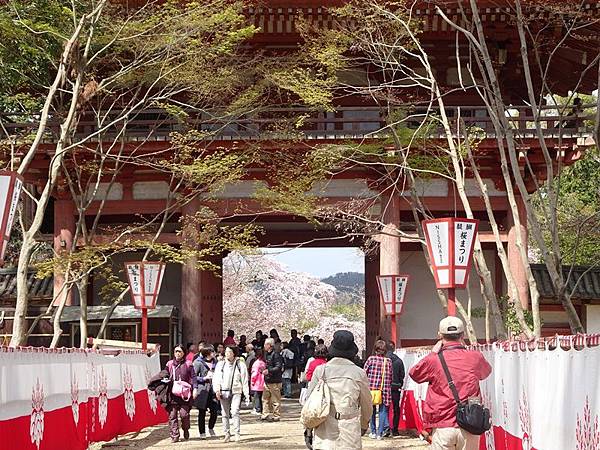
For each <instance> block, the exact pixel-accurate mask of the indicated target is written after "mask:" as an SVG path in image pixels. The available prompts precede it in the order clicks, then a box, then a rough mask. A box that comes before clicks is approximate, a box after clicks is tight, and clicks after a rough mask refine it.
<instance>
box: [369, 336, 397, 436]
mask: <svg viewBox="0 0 600 450" xmlns="http://www.w3.org/2000/svg"><path fill="white" fill-rule="evenodd" d="M386 351H387V345H386V343H385V341H383V340H378V341H376V342H375V346H374V347H373V355H372V356H369V357H368V358H367V360H366V361H365V367H364V370H365V372H367V377H368V379H369V389H371V392H374V393H376V392H379V394H374V395H373V415H372V417H371V434H369V437H370V438H372V439H383V432H384V430H385V427H386V426H387V422H388V420H387V413H388V408H389V406H390V403H391V402H392V392H391V387H392V362H391V361H390V359H389V358H386V357H385V354H386ZM377 416H379V421H377ZM377 422H378V423H377Z"/></svg>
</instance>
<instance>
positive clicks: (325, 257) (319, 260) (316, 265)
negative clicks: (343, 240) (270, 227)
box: [261, 247, 365, 278]
mask: <svg viewBox="0 0 600 450" xmlns="http://www.w3.org/2000/svg"><path fill="white" fill-rule="evenodd" d="M261 250H262V251H263V252H264V253H269V254H271V257H273V258H274V259H276V260H277V261H279V262H281V263H283V264H285V265H286V266H287V267H289V269H290V270H292V271H294V272H306V273H309V274H311V275H313V276H315V277H318V278H327V277H328V276H330V275H335V274H336V273H339V272H360V273H364V271H365V265H364V256H363V253H362V252H361V251H360V250H359V249H358V248H356V247H350V248H346V247H344V248H331V247H328V248H322V247H314V248H275V249H273V248H262V249H261Z"/></svg>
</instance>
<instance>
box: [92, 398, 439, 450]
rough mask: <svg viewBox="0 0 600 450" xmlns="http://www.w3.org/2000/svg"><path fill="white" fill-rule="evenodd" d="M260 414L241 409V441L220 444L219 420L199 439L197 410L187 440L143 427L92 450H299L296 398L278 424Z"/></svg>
mask: <svg viewBox="0 0 600 450" xmlns="http://www.w3.org/2000/svg"><path fill="white" fill-rule="evenodd" d="M258 417H259V416H255V415H252V414H250V410H249V409H243V410H242V439H241V441H240V442H229V443H223V442H222V441H221V439H222V437H223V433H222V428H221V420H220V418H219V420H218V421H217V426H216V427H215V431H216V432H217V436H216V437H214V438H207V439H206V440H200V439H199V438H198V422H197V418H198V414H197V410H195V409H194V410H193V412H192V427H191V430H190V440H189V441H183V440H182V441H180V442H178V443H175V444H173V443H171V439H170V438H169V430H168V427H167V425H160V426H156V427H150V428H146V429H144V430H143V431H141V432H139V433H132V434H128V435H125V436H121V437H120V438H119V439H118V440H116V441H113V442H108V443H102V444H94V445H93V446H92V447H90V448H91V449H92V450H99V449H110V450H112V449H130V450H137V449H147V448H149V449H202V448H206V447H210V449H211V450H212V449H225V448H226V449H229V450H238V449H239V450H242V449H244V450H249V449H280V450H302V449H306V447H305V446H304V438H303V435H302V426H301V425H300V422H299V421H298V418H299V417H300V405H299V404H298V400H295V399H294V400H285V399H284V400H283V404H282V419H281V421H280V422H278V423H268V422H261V421H260V420H259V419H258ZM363 448H365V449H398V448H401V449H402V448H404V449H422V448H427V445H425V444H424V443H423V441H421V440H419V439H417V438H414V437H411V436H409V435H406V436H400V437H396V438H394V439H391V438H386V439H384V440H382V441H377V440H374V439H370V438H368V437H367V436H365V437H363Z"/></svg>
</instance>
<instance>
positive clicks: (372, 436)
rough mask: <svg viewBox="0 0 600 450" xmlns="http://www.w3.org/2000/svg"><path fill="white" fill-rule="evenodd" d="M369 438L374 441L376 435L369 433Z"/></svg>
mask: <svg viewBox="0 0 600 450" xmlns="http://www.w3.org/2000/svg"><path fill="white" fill-rule="evenodd" d="M369 437H370V438H371V439H375V438H377V435H376V434H375V433H369Z"/></svg>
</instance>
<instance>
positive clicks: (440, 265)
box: [421, 217, 479, 289]
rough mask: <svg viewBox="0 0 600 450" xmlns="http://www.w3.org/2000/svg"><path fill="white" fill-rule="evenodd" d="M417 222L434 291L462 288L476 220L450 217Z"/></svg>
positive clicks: (467, 268)
mask: <svg viewBox="0 0 600 450" xmlns="http://www.w3.org/2000/svg"><path fill="white" fill-rule="evenodd" d="M421 223H422V225H423V231H424V233H425V239H426V241H427V250H428V252H429V259H430V260H431V265H432V266H433V276H434V278H435V284H436V286H437V288H438V289H442V288H450V289H454V288H460V289H464V288H465V287H466V286H467V283H468V282H469V273H470V272H471V264H472V260H473V244H474V242H475V237H476V236H477V229H478V227H479V220H476V219H462V218H455V217H450V218H444V219H432V220H423V221H422V222H421Z"/></svg>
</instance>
